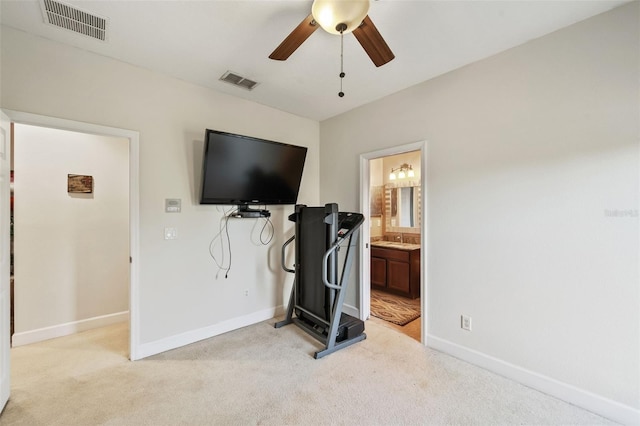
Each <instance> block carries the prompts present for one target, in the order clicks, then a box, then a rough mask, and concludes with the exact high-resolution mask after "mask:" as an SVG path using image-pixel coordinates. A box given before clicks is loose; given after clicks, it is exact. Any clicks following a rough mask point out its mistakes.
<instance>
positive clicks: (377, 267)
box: [360, 142, 427, 344]
mask: <svg viewBox="0 0 640 426" xmlns="http://www.w3.org/2000/svg"><path fill="white" fill-rule="evenodd" d="M425 146H426V144H425V143H424V142H420V143H414V144H409V145H403V146H398V147H394V148H390V149H386V150H382V151H376V152H371V153H367V154H363V155H361V157H360V159H361V163H360V172H361V179H360V193H361V194H362V199H361V210H362V212H363V214H364V215H365V217H366V218H368V219H369V221H368V223H369V226H368V227H363V233H362V236H363V237H362V241H361V259H360V260H361V262H360V265H361V271H360V273H361V277H362V280H361V288H360V312H361V317H362V318H363V319H365V318H372V319H374V318H375V320H376V321H382V322H383V323H384V324H385V325H386V326H389V327H391V328H394V329H395V330H397V331H399V332H401V333H403V334H406V335H408V336H410V337H412V338H414V339H415V340H418V341H420V342H422V343H423V344H426V335H427V333H426V289H427V287H426V282H425V281H426V280H425V277H426V274H425V273H424V271H425V269H426V268H425V266H426V259H427V253H426V250H425V248H426V229H427V227H426V168H425V166H426V161H425V152H426V149H425Z"/></svg>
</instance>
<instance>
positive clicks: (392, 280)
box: [371, 247, 420, 299]
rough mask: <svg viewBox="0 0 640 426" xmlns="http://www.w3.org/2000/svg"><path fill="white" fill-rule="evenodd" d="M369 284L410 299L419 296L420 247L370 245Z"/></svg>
mask: <svg viewBox="0 0 640 426" xmlns="http://www.w3.org/2000/svg"><path fill="white" fill-rule="evenodd" d="M371 286H372V287H373V288H375V289H377V290H383V291H387V292H389V293H395V294H399V295H401V296H405V297H410V298H412V299H415V298H418V297H420V249H419V248H418V249H413V248H408V249H404V248H388V247H385V248H382V247H371Z"/></svg>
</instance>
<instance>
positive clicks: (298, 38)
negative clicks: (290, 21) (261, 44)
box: [269, 15, 319, 61]
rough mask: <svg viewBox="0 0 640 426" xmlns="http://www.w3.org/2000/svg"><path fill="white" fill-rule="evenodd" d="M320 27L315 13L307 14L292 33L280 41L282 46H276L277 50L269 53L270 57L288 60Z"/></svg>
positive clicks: (277, 59)
mask: <svg viewBox="0 0 640 426" xmlns="http://www.w3.org/2000/svg"><path fill="white" fill-rule="evenodd" d="M318 27H319V25H318V24H316V21H315V20H314V19H313V15H309V16H307V17H306V18H304V20H303V21H302V22H300V24H299V25H298V26H297V27H295V28H294V30H293V31H291V34H289V35H288V36H287V38H285V39H284V40H283V41H282V43H280V46H278V47H276V50H274V51H273V52H272V53H271V55H269V58H270V59H275V60H276V61H284V60H286V59H287V58H288V57H289V56H291V54H292V53H293V52H295V51H296V49H297V48H298V47H300V45H301V44H302V43H303V42H304V41H305V40H306V39H307V38H309V36H310V35H311V34H313V32H314V31H315V30H317V29H318Z"/></svg>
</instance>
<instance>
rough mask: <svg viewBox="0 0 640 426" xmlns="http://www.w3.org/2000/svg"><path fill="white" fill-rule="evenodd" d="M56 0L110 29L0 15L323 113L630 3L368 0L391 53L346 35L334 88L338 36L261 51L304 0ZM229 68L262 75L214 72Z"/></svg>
mask: <svg viewBox="0 0 640 426" xmlns="http://www.w3.org/2000/svg"><path fill="white" fill-rule="evenodd" d="M61 1H62V2H65V3H68V4H71V5H73V6H75V7H78V8H80V9H84V10H86V11H87V12H90V13H92V14H97V15H101V16H103V17H106V18H108V28H107V40H106V41H104V42H103V41H99V40H95V39H92V38H90V37H87V36H84V35H81V34H77V33H74V32H72V31H69V30H64V29H61V28H58V27H54V26H51V25H48V24H45V23H44V19H43V15H42V12H41V9H40V3H39V2H38V0H1V1H0V7H1V8H0V22H1V23H2V24H3V25H7V26H10V27H13V28H17V29H19V30H23V31H26V32H29V33H32V34H36V35H39V36H42V37H45V38H48V39H52V40H56V41H59V42H62V43H67V44H70V45H73V46H76V47H79V48H81V49H85V50H88V51H92V52H95V53H98V54H100V55H104V56H108V57H111V58H115V59H118V60H121V61H124V62H128V63H130V64H134V65H138V66H140V67H143V68H147V69H150V70H153V71H157V72H160V73H164V74H168V75H171V76H173V77H176V78H179V79H182V80H185V81H189V82H192V83H195V84H198V85H201V86H205V87H210V88H212V89H215V90H217V91H220V92H224V93H228V94H230V95H234V96H238V97H241V98H245V99H249V100H252V101H255V102H258V103H260V104H264V105H268V106H271V107H274V108H277V109H280V110H283V111H288V112H291V113H293V114H296V115H299V116H303V117H308V118H312V119H315V120H319V121H321V120H324V119H327V118H329V117H333V116H335V115H338V114H340V113H343V112H345V111H348V110H350V109H353V108H356V107H358V106H360V105H363V104H366V103H369V102H372V101H374V100H376V99H380V98H382V97H384V96H387V95H389V94H392V93H394V92H397V91H399V90H402V89H405V88H407V87H409V86H412V85H415V84H417V83H420V82H422V81H425V80H428V79H430V78H433V77H435V76H438V75H441V74H443V73H446V72H448V71H451V70H453V69H456V68H459V67H461V66H464V65H466V64H469V63H471V62H474V61H477V60H479V59H482V58H486V57H488V56H491V55H493V54H495V53H498V52H501V51H504V50H506V49H509V48H511V47H514V46H517V45H519V44H522V43H524V42H526V41H528V40H532V39H535V38H537V37H540V36H542V35H544V34H548V33H550V32H553V31H555V30H557V29H560V28H562V27H565V26H568V25H571V24H573V23H575V22H578V21H581V20H584V19H586V18H588V17H590V16H593V15H596V14H599V13H602V12H604V11H607V10H610V9H613V8H614V7H617V6H620V5H621V4H623V3H626V2H627V0H620V1H618V0H588V1H585V0H581V1H570V0H555V1H545V0H503V1H484V0H468V1H429V0H421V1H419V0H412V1H408V0H380V1H372V2H371V7H370V9H369V16H370V17H371V19H372V21H373V22H374V24H375V25H376V26H377V28H378V30H379V31H380V33H381V34H382V36H383V37H384V38H385V40H386V41H387V44H388V45H389V47H390V48H391V50H392V51H393V52H394V53H395V55H396V58H395V59H394V60H393V61H391V62H390V63H388V64H386V65H383V66H382V67H380V68H376V67H375V66H374V65H373V63H372V62H371V60H370V59H369V58H368V57H367V55H366V54H365V53H364V50H362V48H361V46H360V45H359V44H358V42H357V40H356V39H355V37H353V35H352V34H349V35H347V36H345V41H344V70H345V73H346V77H345V78H344V81H343V85H344V87H343V90H344V92H345V96H344V97H343V98H339V97H338V92H339V90H340V78H339V77H338V74H339V72H340V37H339V36H335V35H330V34H328V33H326V32H324V31H323V30H322V29H319V30H317V31H316V32H315V33H314V34H312V35H311V37H310V38H309V39H308V40H307V41H306V42H305V43H304V44H303V45H302V46H301V47H300V48H299V49H298V50H297V51H296V52H294V53H293V55H291V57H290V58H289V59H288V60H287V61H284V62H279V61H273V60H271V59H268V56H269V54H270V53H271V52H272V51H273V50H274V49H275V48H276V47H277V46H278V44H280V42H281V41H282V40H283V39H284V38H285V37H286V36H287V35H288V34H289V33H290V32H291V30H293V28H294V27H295V26H296V25H298V23H300V22H301V21H302V20H303V19H304V18H305V17H306V16H307V15H308V14H309V13H310V10H311V1H310V0H309V1H294V0H288V1H269V0H252V1H249V0H245V1H243V0H209V1H196V0H183V1H140V0H130V1H115V0H92V1H78V0H61ZM227 70H231V71H233V72H235V73H238V74H241V75H243V76H244V77H247V78H250V79H252V80H255V81H258V82H259V83H260V84H259V85H258V86H257V87H256V88H255V89H254V90H253V91H247V90H245V89H242V88H238V87H235V86H232V85H229V84H228V83H224V82H221V81H219V78H220V77H221V76H222V74H223V73H225V72H226V71H227Z"/></svg>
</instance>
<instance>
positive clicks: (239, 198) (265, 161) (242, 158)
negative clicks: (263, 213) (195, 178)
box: [200, 129, 307, 211]
mask: <svg viewBox="0 0 640 426" xmlns="http://www.w3.org/2000/svg"><path fill="white" fill-rule="evenodd" d="M306 156H307V148H306V147H302V146H296V145H289V144H285V143H281V142H274V141H269V140H264V139H258V138H253V137H249V136H242V135H236V134H232V133H225V132H221V131H217V130H210V129H206V132H205V138H204V153H203V162H202V164H203V165H202V188H201V193H200V204H225V205H237V206H240V210H245V211H246V210H250V209H249V206H251V205H254V206H255V205H273V204H296V201H297V199H298V191H299V189H300V180H301V179H302V170H303V168H304V161H305V158H306Z"/></svg>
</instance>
